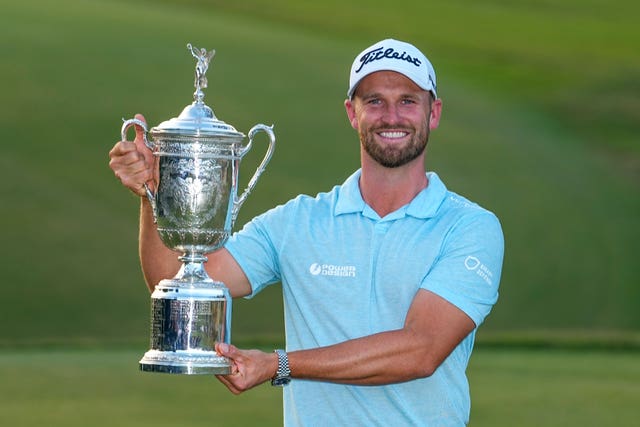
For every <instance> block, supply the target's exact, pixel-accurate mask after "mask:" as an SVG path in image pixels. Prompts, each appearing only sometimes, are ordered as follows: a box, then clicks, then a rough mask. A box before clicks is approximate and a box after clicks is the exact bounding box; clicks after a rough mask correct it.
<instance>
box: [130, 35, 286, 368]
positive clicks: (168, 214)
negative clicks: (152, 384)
mask: <svg viewBox="0 0 640 427" xmlns="http://www.w3.org/2000/svg"><path fill="white" fill-rule="evenodd" d="M187 47H188V49H189V50H190V51H191V53H192V55H193V56H194V57H195V58H196V59H197V61H198V62H197V65H196V79H195V87H196V91H195V93H194V102H193V103H192V104H191V105H188V106H187V107H185V108H184V109H183V111H182V113H181V114H180V115H179V116H178V117H177V118H173V119H170V120H167V121H165V122H162V123H161V124H159V125H158V126H156V127H153V128H152V129H151V130H150V131H148V130H147V128H146V125H145V123H144V122H142V121H140V120H137V119H130V120H125V121H124V124H123V125H122V129H121V136H122V140H125V139H126V133H127V129H128V128H129V127H130V126H132V125H134V124H135V125H139V126H141V127H142V128H143V129H144V137H145V141H144V142H145V144H146V145H147V147H149V148H150V149H151V150H152V152H153V154H154V159H155V161H154V168H155V176H156V178H155V181H156V182H155V183H154V184H155V186H154V187H155V189H152V188H150V187H149V185H147V184H145V191H146V194H147V198H148V200H149V203H150V204H151V207H152V210H153V215H154V221H155V222H156V224H157V230H158V234H159V236H160V239H161V240H162V242H163V244H164V245H165V246H167V247H168V248H169V249H172V250H174V251H176V252H179V253H182V255H181V256H179V260H180V261H182V266H181V268H180V271H179V272H178V273H177V274H176V276H175V277H173V278H171V279H164V280H162V281H160V283H158V284H157V285H156V287H155V289H154V291H153V293H152V295H151V332H150V335H151V340H150V349H149V350H148V351H147V352H146V353H145V354H144V357H143V358H142V359H141V360H140V369H141V370H143V371H148V372H164V373H174V374H229V373H230V372H231V364H230V362H229V360H228V359H227V358H225V357H222V356H220V355H219V354H218V353H217V352H216V351H215V344H216V343H217V342H224V343H230V341H231V296H230V293H229V290H228V289H227V287H226V286H225V285H224V283H222V282H219V281H215V280H213V279H212V278H210V277H209V276H208V274H207V272H206V271H205V268H204V263H205V262H206V261H207V257H206V254H207V253H209V252H212V251H214V250H216V249H218V248H220V247H222V246H223V245H224V243H225V242H226V241H227V239H228V237H229V235H230V234H231V229H232V227H233V224H234V222H235V220H236V217H237V215H238V211H239V209H240V206H241V205H242V204H243V203H244V201H245V200H246V197H247V196H248V194H249V192H250V191H251V190H252V189H253V187H254V186H255V184H256V183H257V180H258V178H259V177H260V175H261V174H262V172H264V169H265V167H266V165H267V163H268V162H269V160H270V159H271V156H272V154H273V150H274V147H275V135H274V133H273V127H272V126H271V127H269V126H265V125H262V124H258V125H255V126H254V127H253V128H251V130H250V131H249V135H248V136H249V142H248V143H247V144H246V145H243V140H244V138H245V135H244V134H243V133H241V132H238V131H237V130H236V129H235V128H233V126H231V125H228V124H226V123H224V122H222V121H220V120H218V119H217V118H216V117H215V115H214V114H213V110H212V109H211V108H210V107H208V106H207V105H205V104H204V102H203V98H204V93H203V92H202V88H204V87H206V85H207V81H206V77H205V75H204V73H205V72H206V70H207V68H208V64H209V61H210V60H211V58H212V57H213V55H214V53H215V51H210V52H207V51H206V50H205V49H197V48H194V47H192V46H191V45H190V44H189V45H187ZM259 132H265V133H266V134H267V135H268V137H269V146H268V148H267V152H266V154H265V156H264V158H263V159H262V162H261V163H260V165H259V166H258V168H257V169H256V171H255V172H254V174H253V177H252V178H251V179H250V180H249V183H248V184H247V187H246V189H245V190H244V191H243V192H242V194H241V195H240V196H239V197H238V179H239V168H240V161H241V159H242V157H243V156H244V155H245V154H246V153H247V152H248V151H249V150H250V149H251V147H252V144H253V139H254V137H255V135H256V134H257V133H259ZM149 133H150V134H151V136H152V138H151V140H150V141H149V140H148V139H147V134H149Z"/></svg>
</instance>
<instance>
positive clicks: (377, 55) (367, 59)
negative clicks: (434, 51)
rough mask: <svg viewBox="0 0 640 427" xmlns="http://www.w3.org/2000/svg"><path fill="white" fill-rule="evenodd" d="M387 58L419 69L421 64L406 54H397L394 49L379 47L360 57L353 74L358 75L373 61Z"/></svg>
mask: <svg viewBox="0 0 640 427" xmlns="http://www.w3.org/2000/svg"><path fill="white" fill-rule="evenodd" d="M384 58H389V59H398V60H400V61H406V62H408V63H410V64H413V65H415V66H416V67H419V66H420V65H421V64H422V62H421V61H420V60H419V59H418V58H413V57H412V56H411V55H408V54H407V52H402V53H399V52H398V51H396V50H395V49H394V48H392V47H390V48H388V49H385V48H384V47H379V48H377V49H373V50H370V51H369V52H365V54H364V55H362V56H361V57H360V62H361V63H362V64H361V65H360V68H358V69H357V70H356V71H355V72H356V73H359V72H360V70H362V67H364V66H365V65H367V64H370V63H372V62H374V61H378V60H380V59H384Z"/></svg>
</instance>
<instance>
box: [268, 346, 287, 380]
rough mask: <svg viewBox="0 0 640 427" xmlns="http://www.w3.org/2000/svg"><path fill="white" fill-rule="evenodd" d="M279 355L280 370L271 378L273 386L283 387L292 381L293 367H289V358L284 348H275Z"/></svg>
mask: <svg viewBox="0 0 640 427" xmlns="http://www.w3.org/2000/svg"><path fill="white" fill-rule="evenodd" d="M273 352H274V353H276V354H277V355H278V370H277V371H276V375H275V376H274V377H273V378H271V385H272V386H279V387H283V386H285V385H287V384H289V383H290V382H291V369H289V358H288V357H287V352H286V351H284V350H280V349H278V350H274V351H273Z"/></svg>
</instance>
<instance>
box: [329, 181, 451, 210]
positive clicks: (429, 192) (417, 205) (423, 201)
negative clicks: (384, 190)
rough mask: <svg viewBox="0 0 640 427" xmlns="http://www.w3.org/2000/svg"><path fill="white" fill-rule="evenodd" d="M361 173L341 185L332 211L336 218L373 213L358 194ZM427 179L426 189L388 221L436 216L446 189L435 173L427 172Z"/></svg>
mask: <svg viewBox="0 0 640 427" xmlns="http://www.w3.org/2000/svg"><path fill="white" fill-rule="evenodd" d="M361 173H362V170H361V169H358V170H357V171H356V172H354V173H353V174H352V175H351V176H350V177H349V178H347V180H346V181H345V182H344V183H343V184H342V186H341V188H340V192H339V194H338V200H337V202H336V207H335V211H334V214H335V215H336V216H337V215H341V214H348V213H358V212H361V213H363V214H366V213H367V212H369V213H371V212H373V210H372V209H371V208H370V207H369V206H368V205H367V204H366V203H365V201H364V199H363V198H362V194H361V193H360V185H359V182H360V175H361ZM427 178H428V180H429V185H427V188H425V189H423V190H422V191H421V192H420V193H418V195H417V196H416V197H414V198H413V200H412V201H411V202H409V204H407V205H405V206H403V207H401V208H400V209H398V210H397V211H395V212H392V213H390V214H389V215H387V217H388V218H389V219H391V217H393V218H394V219H395V218H397V217H402V216H405V215H410V216H413V217H415V218H424V219H426V218H431V217H433V216H435V215H436V213H437V211H438V208H439V207H440V205H441V204H442V202H443V201H444V199H445V197H446V195H447V188H446V187H445V185H444V183H443V182H442V181H441V180H440V177H439V176H438V175H437V174H436V173H435V172H428V173H427ZM366 216H371V215H366Z"/></svg>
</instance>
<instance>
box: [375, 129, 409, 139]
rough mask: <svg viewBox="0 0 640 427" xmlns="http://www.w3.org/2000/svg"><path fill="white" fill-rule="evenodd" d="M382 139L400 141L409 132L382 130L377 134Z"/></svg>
mask: <svg viewBox="0 0 640 427" xmlns="http://www.w3.org/2000/svg"><path fill="white" fill-rule="evenodd" d="M378 135H380V136H381V137H382V138H385V139H402V138H405V137H406V136H408V135H409V132H407V131H404V130H383V131H380V132H378Z"/></svg>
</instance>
